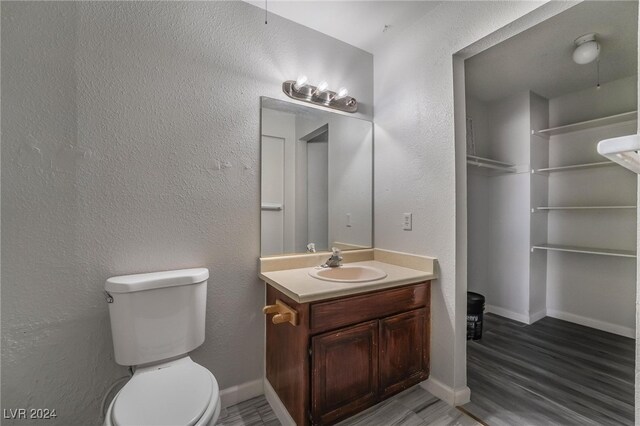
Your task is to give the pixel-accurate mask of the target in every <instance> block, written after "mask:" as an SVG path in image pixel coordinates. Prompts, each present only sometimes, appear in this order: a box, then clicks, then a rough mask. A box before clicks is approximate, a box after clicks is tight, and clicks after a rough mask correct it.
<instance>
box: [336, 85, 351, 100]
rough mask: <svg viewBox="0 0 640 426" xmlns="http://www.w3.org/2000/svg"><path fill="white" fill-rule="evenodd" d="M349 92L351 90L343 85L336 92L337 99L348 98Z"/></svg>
mask: <svg viewBox="0 0 640 426" xmlns="http://www.w3.org/2000/svg"><path fill="white" fill-rule="evenodd" d="M348 94H349V91H348V90H347V88H346V87H341V88H339V89H338V93H337V94H336V99H342V98H346V97H347V95H348Z"/></svg>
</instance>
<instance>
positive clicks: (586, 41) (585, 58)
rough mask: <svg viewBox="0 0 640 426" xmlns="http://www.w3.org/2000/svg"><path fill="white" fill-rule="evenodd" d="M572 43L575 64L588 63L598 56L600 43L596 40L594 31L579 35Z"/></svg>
mask: <svg viewBox="0 0 640 426" xmlns="http://www.w3.org/2000/svg"><path fill="white" fill-rule="evenodd" d="M574 43H575V45H576V49H575V50H574V51H573V61H574V62H575V63H576V64H579V65H584V64H588V63H591V62H593V61H595V60H596V59H598V57H599V56H600V43H598V42H597V41H596V35H595V34H594V33H591V34H585V35H583V36H580V37H578V38H577V39H576V40H575V41H574Z"/></svg>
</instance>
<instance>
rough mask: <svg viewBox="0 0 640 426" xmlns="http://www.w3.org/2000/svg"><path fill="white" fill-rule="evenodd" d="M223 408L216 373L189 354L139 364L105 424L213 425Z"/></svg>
mask: <svg viewBox="0 0 640 426" xmlns="http://www.w3.org/2000/svg"><path fill="white" fill-rule="evenodd" d="M220 408H221V405H220V391H219V388H218V382H217V381H216V379H215V377H214V376H213V374H211V372H210V371H209V370H207V369H206V368H204V367H202V366H201V365H199V364H196V363H195V362H193V361H192V360H191V358H190V357H188V356H186V357H184V358H180V359H177V360H174V361H171V362H166V363H162V364H157V365H151V366H148V367H144V368H138V369H137V370H136V372H135V373H134V375H133V377H132V378H131V380H129V381H128V382H127V384H126V385H124V387H123V388H122V389H121V390H120V391H119V392H118V394H117V395H116V396H115V397H114V398H113V401H111V404H109V409H108V410H107V414H106V416H105V421H104V426H132V425H135V426H213V425H215V424H216V421H217V420H218V417H219V416H220Z"/></svg>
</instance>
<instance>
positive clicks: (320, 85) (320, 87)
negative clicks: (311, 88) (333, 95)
mask: <svg viewBox="0 0 640 426" xmlns="http://www.w3.org/2000/svg"><path fill="white" fill-rule="evenodd" d="M327 87H329V83H327V82H326V81H324V80H323V81H321V82H320V83H318V87H316V90H317V91H318V93H321V92H324V91H325V90H327Z"/></svg>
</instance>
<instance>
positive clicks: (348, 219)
mask: <svg viewBox="0 0 640 426" xmlns="http://www.w3.org/2000/svg"><path fill="white" fill-rule="evenodd" d="M347 228H351V213H347Z"/></svg>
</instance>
